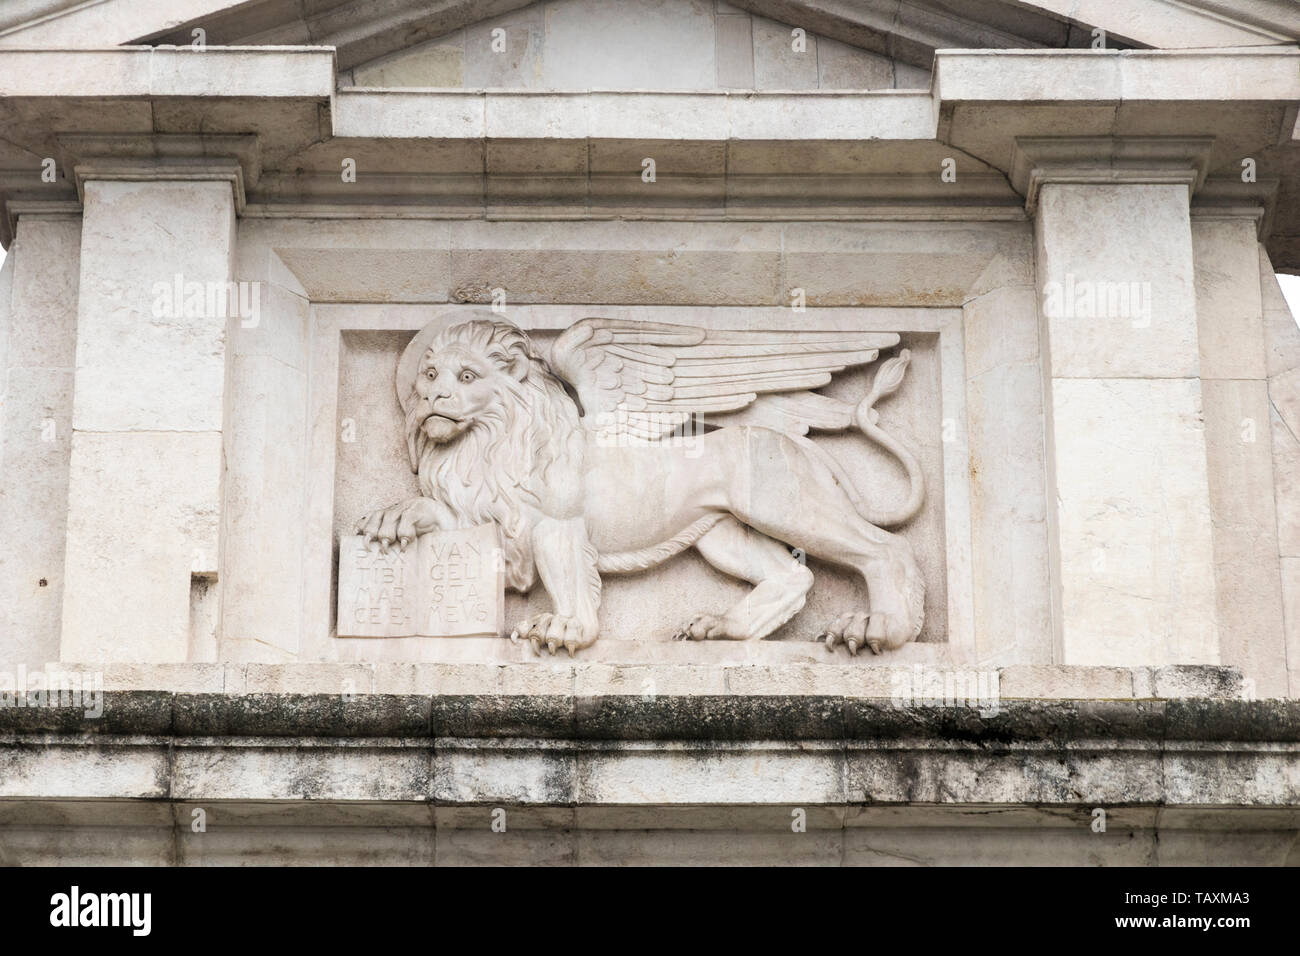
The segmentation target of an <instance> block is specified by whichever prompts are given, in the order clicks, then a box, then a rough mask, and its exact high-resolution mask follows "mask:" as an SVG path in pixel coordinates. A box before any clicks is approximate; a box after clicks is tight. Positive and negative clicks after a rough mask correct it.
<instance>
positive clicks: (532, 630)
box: [510, 613, 596, 657]
mask: <svg viewBox="0 0 1300 956" xmlns="http://www.w3.org/2000/svg"><path fill="white" fill-rule="evenodd" d="M510 637H511V640H513V641H515V642H516V643H517V642H518V641H519V640H521V639H522V640H527V641H528V643H529V644H530V645H532V648H533V653H534V654H536V655H538V656H541V653H542V648H543V647H545V648H546V650H547V651H548V652H549V653H550V654H551V655H552V656H554V655H555V652H556V651H557V650H558V649H559V648H561V647H562V648H564V649H565V650H566V651H568V652H569V656H570V657H573V656H574V655H575V654H577V653H578V651H580V650H582V649H583V648H584V647H590V646H591V645H592V644H593V643H594V642H595V640H596V629H595V627H584V626H583V625H582V624H581V623H580V622H579V620H578V619H577V618H576V617H567V616H565V615H563V614H549V613H543V614H534V615H533V616H532V617H530V618H529V619H528V620H527V621H523V622H521V623H520V624H519V625H518V626H516V627H515V629H514V630H513V631H512V632H511V634H510Z"/></svg>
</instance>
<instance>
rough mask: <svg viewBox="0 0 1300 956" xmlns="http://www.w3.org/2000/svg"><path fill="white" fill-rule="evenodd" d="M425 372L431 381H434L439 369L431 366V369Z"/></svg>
mask: <svg viewBox="0 0 1300 956" xmlns="http://www.w3.org/2000/svg"><path fill="white" fill-rule="evenodd" d="M424 374H425V376H426V377H427V378H428V379H429V381H431V382H432V381H433V380H434V379H435V378H437V377H438V370H437V369H436V368H431V369H429V371H427V372H425V373H424Z"/></svg>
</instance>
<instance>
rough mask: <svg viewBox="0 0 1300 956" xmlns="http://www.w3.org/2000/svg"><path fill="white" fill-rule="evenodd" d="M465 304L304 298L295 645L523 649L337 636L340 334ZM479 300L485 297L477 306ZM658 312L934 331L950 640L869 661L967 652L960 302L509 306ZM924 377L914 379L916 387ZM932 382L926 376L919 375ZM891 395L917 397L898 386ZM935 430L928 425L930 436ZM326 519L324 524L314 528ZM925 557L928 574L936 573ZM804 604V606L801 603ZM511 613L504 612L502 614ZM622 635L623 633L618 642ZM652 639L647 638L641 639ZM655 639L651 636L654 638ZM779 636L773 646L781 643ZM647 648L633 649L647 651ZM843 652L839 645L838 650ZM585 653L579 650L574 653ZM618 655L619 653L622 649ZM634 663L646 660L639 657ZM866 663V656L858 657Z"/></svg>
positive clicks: (511, 655) (797, 654) (711, 648)
mask: <svg viewBox="0 0 1300 956" xmlns="http://www.w3.org/2000/svg"><path fill="white" fill-rule="evenodd" d="M474 308H475V307H473V306H468V305H465V306H457V305H454V304H453V305H448V304H443V303H440V304H418V305H417V304H392V303H387V304H379V303H370V304H362V303H359V304H336V303H314V304H312V306H311V307H310V313H309V316H310V317H309V324H310V330H311V350H312V353H311V368H312V374H311V379H310V381H311V390H312V394H311V398H310V402H309V407H310V408H311V409H312V412H313V416H312V424H311V434H310V439H309V454H308V461H309V483H308V498H307V512H308V526H309V527H310V528H311V529H313V530H312V532H311V534H309V536H308V539H307V541H306V542H305V545H304V547H305V549H306V553H305V555H304V588H303V611H304V620H303V629H302V632H301V633H302V655H303V656H304V657H307V658H315V657H318V656H319V657H324V658H327V659H339V660H343V661H349V660H395V661H396V660H411V661H444V662H452V661H465V662H470V661H476V662H485V661H486V662H492V661H495V662H505V661H512V660H516V659H519V660H527V659H529V658H528V656H526V655H525V654H524V648H522V647H515V646H513V645H511V644H510V643H509V642H508V641H506V640H504V639H501V640H497V641H494V640H493V639H487V638H466V639H454V638H453V639H418V638H417V639H412V638H338V637H335V636H334V628H333V621H332V618H333V609H334V605H335V594H334V591H333V583H332V582H333V580H334V574H335V570H334V569H335V558H336V547H337V527H338V518H339V516H338V515H336V511H337V508H336V502H335V472H336V464H337V461H336V457H337V455H336V453H337V449H338V442H339V440H340V439H339V435H340V432H339V419H340V415H341V414H342V413H341V411H340V408H339V394H340V368H341V362H342V361H343V358H344V353H345V351H346V349H347V348H348V340H347V337H348V336H350V335H355V334H358V333H359V334H365V333H381V332H409V333H414V332H415V331H417V330H419V329H420V328H422V327H423V326H424V325H425V324H427V323H428V322H429V321H430V320H432V319H433V318H435V317H437V316H442V315H446V316H450V317H452V320H453V321H454V317H455V316H456V315H457V313H459V312H463V313H464V314H465V316H466V317H468V316H469V314H470V313H471V312H472V310H473V309H474ZM480 308H481V307H480ZM590 315H601V316H605V317H610V318H616V319H631V320H648V321H662V322H683V321H690V322H698V323H701V324H704V325H707V326H710V327H715V328H743V327H755V328H798V329H800V330H805V331H817V330H855V331H870V332H898V333H901V334H902V335H903V336H904V337H905V340H906V339H907V338H908V337H911V338H912V339H913V340H914V341H915V340H916V339H917V338H927V337H928V338H931V339H932V341H933V343H934V345H933V349H934V354H935V356H936V357H937V360H938V382H939V394H938V396H937V404H938V410H939V414H938V416H937V421H936V422H935V425H936V427H937V428H938V429H939V430H940V431H941V433H942V434H941V435H940V436H937V437H938V439H939V447H940V448H941V449H942V478H941V481H933V479H931V480H932V484H933V485H936V486H938V487H935V488H934V489H933V492H934V494H933V495H932V501H931V502H930V503H928V504H927V507H930V508H938V509H941V511H942V518H941V525H942V537H943V542H942V545H941V549H940V552H941V554H942V555H943V561H942V562H940V565H939V566H938V573H941V574H943V575H944V577H943V580H942V582H939V581H928V583H929V584H930V586H931V587H933V586H934V585H936V584H939V583H942V591H943V594H944V595H945V598H946V600H945V602H944V603H945V611H946V614H945V622H944V626H943V633H944V635H946V640H943V639H938V635H934V634H932V635H930V638H929V640H924V641H922V642H921V643H913V644H909V645H907V646H905V647H903V648H901V649H900V650H898V651H895V652H891V653H888V654H887V655H885V656H882V657H881V658H877V659H876V660H877V661H879V662H880V663H885V664H895V665H896V664H900V663H927V664H937V663H956V662H962V661H967V660H971V659H972V658H973V655H974V637H973V607H972V594H971V581H970V566H971V557H970V556H971V523H970V491H969V482H968V477H967V471H968V458H969V455H968V452H967V440H966V425H965V423H966V400H965V394H966V389H965V362H964V348H963V342H962V334H963V333H962V312H961V310H960V309H956V308H890V307H867V308H809V309H807V310H806V311H804V312H801V313H794V312H792V310H790V309H788V308H779V307H770V306H759V307H735V306H711V307H694V306H678V305H654V306H627V305H588V304H582V305H571V304H570V305H517V306H511V307H509V308H508V309H507V310H506V317H507V318H508V319H509V320H510V321H512V322H514V323H515V324H517V325H519V326H520V327H521V328H523V329H525V330H526V331H528V332H529V333H530V334H533V335H536V336H542V337H545V336H548V335H550V334H554V333H558V332H559V331H562V330H563V329H565V328H567V327H568V326H570V325H571V324H572V323H574V322H576V321H578V320H580V319H582V318H584V317H587V316H590ZM920 387H922V383H920V382H915V383H912V384H911V388H912V389H917V388H920ZM926 387H928V383H926ZM375 388H376V390H378V391H379V392H380V393H381V394H382V396H383V400H385V401H391V394H392V390H391V371H389V372H388V373H387V374H385V375H384V377H383V378H381V379H380V380H379V381H378V382H376V383H375ZM894 400H895V401H900V402H907V401H915V400H918V396H916V395H914V394H911V393H908V390H907V388H906V387H905V388H904V389H903V390H902V391H901V392H900V395H899V396H896V398H895V399H894ZM931 437H936V436H931ZM325 529H329V531H327V532H325V533H322V531H324V530H325ZM935 570H936V569H934V568H932V569H931V570H930V571H929V572H928V573H929V574H930V575H931V576H933V574H934V573H935ZM805 613H806V612H805ZM507 617H508V618H509V615H507ZM620 643H621V644H626V642H620ZM649 643H651V642H647V644H649ZM653 643H655V644H657V643H658V642H653ZM778 645H779V646H778ZM611 650H615V651H623V650H625V648H622V647H615V646H613V645H612V644H611V643H610V642H607V641H602V642H598V643H597V645H596V646H595V647H593V648H591V649H589V650H588V651H585V652H583V656H585V657H586V659H588V660H595V661H604V660H607V656H606V655H602V651H605V652H609V651H611ZM651 650H652V649H651V648H649V647H643V648H639V649H638V651H639V652H641V653H646V652H649V651H651ZM653 653H654V657H653V660H654V662H656V663H682V664H701V663H711V662H717V663H736V662H754V663H780V662H784V661H792V660H800V661H813V662H817V661H820V660H825V661H827V662H835V663H845V660H841V659H840V657H832V656H831V655H830V654H828V653H827V652H826V650H825V649H824V648H823V647H822V646H821V645H820V644H816V643H812V642H804V641H745V642H703V643H698V644H697V643H693V642H691V643H688V644H681V643H664V644H663V646H662V648H657V647H656V648H653ZM841 656H842V652H841ZM580 660H581V658H580ZM619 660H621V658H619ZM633 662H648V661H647V660H646V659H645V658H644V657H639V656H638V657H637V658H635V659H634V661H633ZM862 664H863V666H871V665H870V664H869V663H868V662H866V661H865V660H863V662H862Z"/></svg>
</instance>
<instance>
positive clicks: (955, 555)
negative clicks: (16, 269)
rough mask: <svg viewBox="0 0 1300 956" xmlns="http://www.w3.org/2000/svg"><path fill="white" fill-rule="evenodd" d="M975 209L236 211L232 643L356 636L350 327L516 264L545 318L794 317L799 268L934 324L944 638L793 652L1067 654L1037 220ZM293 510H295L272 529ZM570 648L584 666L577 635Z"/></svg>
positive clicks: (534, 307)
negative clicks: (340, 453) (345, 534)
mask: <svg viewBox="0 0 1300 956" xmlns="http://www.w3.org/2000/svg"><path fill="white" fill-rule="evenodd" d="M969 215H970V214H969V213H968V212H967V213H963V215H962V221H953V220H952V214H950V213H944V214H942V215H938V216H937V217H936V218H931V219H924V220H921V221H915V222H897V221H892V220H884V221H881V220H876V221H863V222H825V221H821V222H809V221H793V220H792V221H777V222H771V221H769V222H749V221H741V222H727V221H722V222H679V221H674V220H671V219H669V220H658V221H650V220H648V221H639V222H627V221H584V222H559V221H553V220H545V219H544V220H543V221H527V220H524V221H517V220H510V221H496V220H487V221H484V220H458V219H450V220H438V219H432V220H430V219H426V218H417V219H408V220H400V219H399V220H393V219H387V220H380V219H372V218H369V216H368V211H367V210H358V212H357V215H356V216H355V217H350V218H343V219H338V220H305V219H294V218H289V219H279V218H262V217H256V216H255V217H248V218H245V219H243V220H241V221H240V224H239V241H238V243H237V246H236V250H237V261H236V265H235V276H236V278H238V279H240V280H242V281H253V282H258V283H260V284H261V287H262V290H263V294H262V313H263V315H262V323H261V325H260V326H258V327H256V328H245V327H242V326H240V325H239V324H238V323H236V324H235V325H234V326H232V327H231V328H230V329H229V333H228V334H229V341H228V350H229V354H230V360H229V366H228V368H229V375H230V385H229V387H228V389H227V395H228V399H227V402H228V404H227V412H226V415H227V427H226V430H225V444H226V448H225V457H226V462H227V469H226V479H225V481H224V483H223V495H224V500H225V501H226V502H227V507H226V508H225V510H224V511H223V520H224V521H226V522H227V527H226V528H225V529H224V530H223V538H222V541H223V551H222V555H221V575H222V581H223V584H222V589H223V596H224V597H223V604H222V617H221V630H220V638H219V646H218V648H217V649H216V653H217V658H216V659H221V660H226V661H230V662H236V663H238V662H241V661H246V662H262V663H272V662H275V663H284V664H289V663H293V662H304V663H303V666H306V664H305V662H309V661H356V660H357V659H358V658H357V653H356V652H354V651H349V650H347V649H346V648H347V642H346V641H340V640H338V639H336V638H333V637H331V636H330V621H331V615H332V612H333V609H332V607H331V597H332V596H331V593H330V590H331V580H332V575H333V573H334V569H333V560H334V556H333V554H332V541H331V538H332V529H333V527H334V521H335V514H334V510H333V500H334V484H335V447H334V445H333V444H331V442H337V440H338V432H337V429H338V424H339V423H338V415H339V412H338V407H337V394H338V388H339V361H340V355H341V354H342V353H341V346H342V345H343V337H344V336H346V335H354V334H361V335H366V334H374V333H375V332H376V330H379V329H385V328H386V329H390V330H396V331H397V332H399V333H401V334H403V335H408V336H409V335H411V334H414V331H415V330H416V329H417V328H418V327H420V326H421V325H422V324H423V323H424V322H426V321H428V320H429V319H430V318H431V317H432V316H434V315H435V314H437V312H438V311H440V310H443V309H447V308H454V307H455V306H456V303H457V302H472V303H481V302H483V301H485V300H483V299H482V298H481V296H480V295H479V292H481V290H482V289H488V290H490V289H491V288H492V287H494V286H495V285H497V284H500V285H501V286H502V287H504V288H506V289H507V290H508V296H509V297H510V298H509V299H508V305H509V309H508V312H509V315H508V316H507V317H508V318H510V319H511V320H512V321H518V322H520V323H521V324H522V325H530V324H535V325H536V327H537V328H539V329H545V328H547V327H548V326H550V327H555V326H559V325H560V324H562V323H568V322H571V321H573V320H574V319H576V318H582V317H585V316H587V315H591V314H593V313H595V312H599V313H602V314H605V315H638V314H650V313H651V312H655V311H657V312H658V314H660V315H661V316H672V317H675V319H676V320H677V321H682V320H683V319H684V318H687V317H688V316H689V315H702V314H707V313H717V314H718V315H726V314H731V315H736V316H742V317H746V318H745V323H752V322H754V321H780V322H783V323H788V322H789V320H790V319H791V318H792V312H791V310H790V308H789V306H788V303H789V301H790V300H789V298H788V297H787V295H786V293H785V291H783V290H785V288H786V287H787V286H791V287H793V286H801V287H803V288H805V289H806V290H807V301H808V308H807V311H806V312H804V313H802V314H799V316H798V318H799V321H800V322H801V323H808V322H812V321H814V320H817V321H829V320H835V319H836V317H837V316H838V317H839V318H838V320H839V321H847V322H849V323H851V324H856V327H858V328H864V329H887V330H889V331H896V332H899V333H901V334H903V335H904V337H905V339H906V337H908V336H931V337H932V338H933V341H934V348H935V350H936V352H935V354H936V355H937V356H939V365H940V368H941V389H940V391H941V393H942V394H941V396H940V399H941V402H942V414H941V415H940V416H938V417H936V418H935V420H934V429H935V431H934V434H933V439H934V441H935V442H936V444H938V443H939V439H940V435H939V430H940V429H942V428H943V427H944V426H945V424H946V425H948V426H950V427H951V434H950V436H949V437H950V440H949V441H947V442H944V443H942V445H941V448H942V465H941V468H939V467H938V466H935V467H936V468H938V471H939V473H941V474H942V486H943V487H942V492H941V494H942V498H943V500H942V502H939V503H940V504H941V506H942V508H943V513H944V535H945V539H946V545H945V547H946V559H945V562H944V565H945V566H944V568H943V574H942V576H943V581H944V584H945V586H946V591H947V594H946V599H945V611H946V614H947V617H948V624H947V640H946V641H945V642H943V643H937V644H936V643H913V644H909V645H908V646H907V647H905V648H903V649H902V650H901V651H900V652H898V653H897V654H894V655H892V656H890V657H888V658H886V657H885V656H883V655H882V656H881V657H877V658H874V659H872V661H871V662H864V661H863V660H859V659H854V660H852V661H851V662H850V660H849V658H847V657H840V658H835V657H831V655H828V654H826V652H825V651H824V650H821V649H819V648H812V649H813V650H816V651H817V652H818V654H820V655H821V656H816V655H813V656H811V657H800V658H798V660H799V661H807V663H803V664H800V665H799V666H801V667H803V668H808V667H815V666H825V665H826V664H829V663H839V664H841V665H842V666H843V667H844V668H845V671H844V672H845V674H848V673H849V670H848V668H850V667H852V668H861V667H863V666H865V667H871V666H888V665H890V664H893V665H895V666H897V665H909V664H910V663H912V662H917V663H935V664H953V665H961V666H968V667H969V666H976V667H981V668H984V667H999V666H1006V665H1010V664H1025V665H1034V664H1050V663H1052V661H1053V659H1054V648H1053V645H1052V632H1051V599H1052V591H1051V583H1050V581H1051V578H1050V561H1049V557H1048V537H1047V524H1046V517H1045V509H1046V502H1047V498H1046V493H1045V488H1044V483H1045V468H1046V458H1045V448H1044V418H1043V402H1042V388H1043V369H1042V364H1041V359H1040V341H1039V340H1040V332H1039V321H1040V320H1039V316H1038V295H1037V293H1036V291H1035V288H1034V284H1033V281H1034V280H1033V233H1032V229H1031V228H1030V225H1029V223H1028V222H1026V221H1025V220H1024V217H1023V213H1020V214H1019V217H1018V221H1007V220H1008V218H1011V217H1009V216H1008V215H1006V214H1004V213H1001V212H1000V213H999V214H998V216H996V217H992V218H987V219H980V220H978V221H969ZM489 280H490V281H489ZM476 290H478V291H476ZM451 300H455V301H451ZM629 302H631V303H636V304H629ZM515 303H520V304H517V305H516V304H515ZM524 303H527V304H524ZM591 303H608V304H607V305H592V304H591ZM643 303H644V304H643ZM649 303H654V304H653V305H651V304H649ZM479 307H481V305H480V306H479ZM727 310H730V313H728V312H727ZM533 316H536V318H533ZM743 324H744V323H742V325H743ZM800 327H808V326H806V325H801V326H800ZM913 371H916V369H914V370H913ZM391 374H392V369H391V368H386V369H384V371H383V373H382V376H381V378H382V382H381V383H380V385H379V386H378V387H379V389H380V391H381V392H382V393H383V395H384V400H385V401H387V400H388V396H390V395H392V394H393V393H392V378H391ZM909 374H910V373H909ZM917 381H919V379H914V380H911V381H908V382H905V383H904V385H903V388H902V389H901V390H900V391H899V393H898V394H896V395H894V396H892V397H891V398H890V400H889V401H890V402H892V403H895V405H897V404H898V403H903V402H907V401H909V400H910V398H911V397H912V393H911V392H909V391H908V388H909V386H910V385H914V384H916V382H917ZM268 402H270V403H272V404H273V405H274V407H275V408H276V411H275V413H274V414H270V413H268V411H267V408H268V405H267V403H268ZM889 407H890V406H888V405H886V410H888V408H889ZM934 500H935V501H936V502H937V501H938V499H934ZM286 522H287V523H288V526H289V527H290V529H291V530H290V533H280V534H278V535H268V534H267V528H269V527H274V528H282V527H286ZM928 575H929V572H928V570H927V581H929V577H928ZM322 581H323V582H324V584H322V583H321V582H322ZM931 590H936V589H934V588H932V589H931ZM928 610H929V609H928V608H927V611H928ZM353 640H356V641H375V640H379V641H380V642H381V643H372V644H368V645H367V646H366V647H365V654H364V657H363V658H362V659H363V660H366V661H375V662H383V661H389V662H392V661H404V660H406V661H409V660H412V657H411V654H412V649H411V648H404V649H403V650H402V651H401V652H400V653H398V652H397V650H396V649H395V647H396V645H392V642H391V641H390V642H389V643H390V645H391V646H390V648H385V647H384V646H383V645H382V640H383V639H374V638H357V639H353ZM393 640H394V641H402V640H407V639H400V638H399V639H393ZM505 643H506V644H508V642H505ZM728 643H729V644H730V642H728ZM773 643H774V642H765V643H764V646H760V647H759V648H758V649H757V650H755V649H753V648H750V649H749V650H746V648H745V647H743V646H739V645H736V644H730V646H727V647H724V646H722V645H720V644H715V643H714V642H701V643H700V644H698V645H696V647H694V648H693V649H692V651H691V653H692V655H693V656H692V657H690V658H689V659H684V658H682V657H680V656H678V657H675V658H671V659H670V660H663V659H662V658H660V659H659V660H660V661H662V662H663V663H683V664H685V663H694V664H710V662H716V666H719V667H725V666H726V665H728V664H741V665H743V664H746V663H753V664H772V665H773V666H778V665H779V664H780V663H781V662H779V661H775V660H772V658H771V655H772V654H773V652H772V651H771V646H770V645H772V644H773ZM669 650H674V648H669ZM455 652H456V653H461V654H463V655H464V660H465V664H464V665H461V664H455V665H451V664H449V665H447V666H455V667H462V666H467V665H468V664H469V663H470V662H477V663H479V664H483V665H484V666H487V665H490V664H492V663H498V664H499V663H500V661H486V660H485V659H484V656H483V654H481V653H479V652H477V651H475V650H473V649H472V648H471V647H470V646H469V645H464V644H462V645H458V646H457V649H456V651H455ZM450 653H452V651H451V650H450V649H447V650H445V651H444V652H443V654H444V656H443V658H442V659H443V660H446V659H447V657H446V656H445V655H447V654H450ZM530 653H531V652H530ZM745 654H750V655H751V656H750V657H748V658H746V657H743V656H742V655H745ZM762 654H767V655H769V656H768V658H766V659H764V658H761V657H758V656H757V655H762ZM723 655H728V656H723ZM520 659H521V660H523V658H520ZM534 660H535V659H534ZM591 660H592V661H599V658H591ZM417 661H418V659H417ZM575 663H576V664H577V665H578V667H579V668H580V669H581V668H582V667H585V666H588V664H586V663H584V661H583V659H582V656H581V655H580V656H579V658H578V659H577V660H576V662H575ZM439 666H441V665H439ZM561 666H563V667H567V668H569V671H568V672H569V673H571V672H572V665H571V664H569V663H567V658H566V663H565V664H564V665H560V664H559V663H558V661H557V662H556V663H555V664H554V669H556V672H557V675H558V668H560V667H561ZM710 666H715V665H713V664H710ZM488 669H489V670H491V669H493V668H491V667H488ZM508 670H509V669H508V668H507V671H508ZM538 673H539V674H542V671H538ZM545 673H550V669H547V670H546V671H545ZM772 673H776V671H775V670H774V671H772ZM556 679H557V680H559V679H560V677H559V676H557V678H556Z"/></svg>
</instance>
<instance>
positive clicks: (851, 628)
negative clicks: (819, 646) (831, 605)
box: [823, 611, 880, 657]
mask: <svg viewBox="0 0 1300 956" xmlns="http://www.w3.org/2000/svg"><path fill="white" fill-rule="evenodd" d="M870 620H871V615H870V614H867V613H866V612H865V611H851V612H849V613H848V614H841V615H840V616H839V617H837V618H836V619H835V621H834V623H832V624H831V625H830V627H828V628H826V631H825V632H824V634H823V637H824V638H825V640H826V649H827V650H828V651H833V650H835V645H837V644H843V645H844V646H845V647H846V648H848V651H849V656H850V657H857V656H858V651H860V650H862V648H864V647H870V648H871V650H872V652H873V653H876V654H878V653H880V651H879V650H878V648H879V646H880V642H879V640H877V639H876V638H874V637H871V638H869V637H867V625H868V624H869V623H870ZM873 645H874V646H873Z"/></svg>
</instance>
